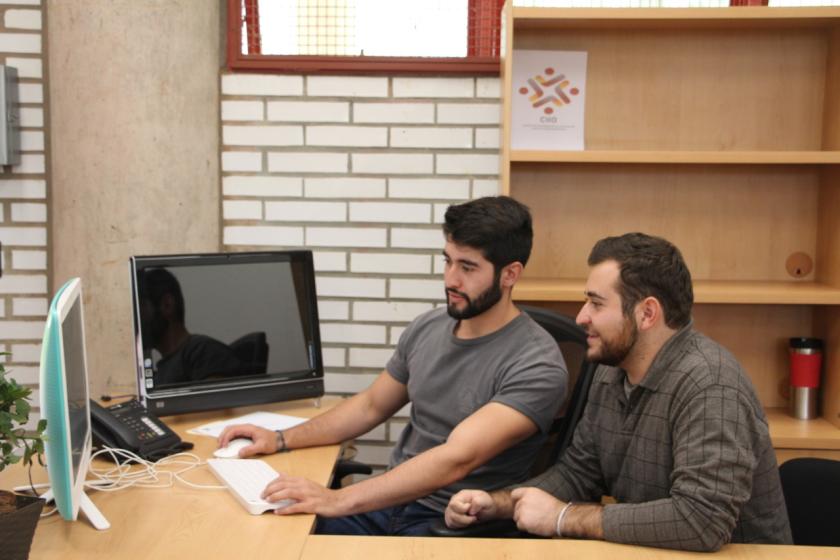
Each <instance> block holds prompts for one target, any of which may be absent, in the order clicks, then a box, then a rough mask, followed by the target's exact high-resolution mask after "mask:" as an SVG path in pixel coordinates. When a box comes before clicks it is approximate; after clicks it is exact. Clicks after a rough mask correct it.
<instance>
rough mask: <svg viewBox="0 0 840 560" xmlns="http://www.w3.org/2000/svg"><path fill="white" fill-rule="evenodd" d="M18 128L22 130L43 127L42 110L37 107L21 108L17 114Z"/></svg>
mask: <svg viewBox="0 0 840 560" xmlns="http://www.w3.org/2000/svg"><path fill="white" fill-rule="evenodd" d="M18 116H19V117H20V126H22V127H24V128H41V127H43V126H44V110H43V109H40V108H37V107H21V108H20V112H19V113H18Z"/></svg>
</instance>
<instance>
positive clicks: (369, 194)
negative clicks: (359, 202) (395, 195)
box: [304, 177, 385, 198]
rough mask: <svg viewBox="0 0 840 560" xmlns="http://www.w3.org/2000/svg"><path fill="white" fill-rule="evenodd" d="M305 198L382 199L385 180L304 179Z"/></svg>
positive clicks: (352, 178)
mask: <svg viewBox="0 0 840 560" xmlns="http://www.w3.org/2000/svg"><path fill="white" fill-rule="evenodd" d="M304 192H305V193H306V194H305V196H306V198H383V197H384V196H385V179H373V178H367V177H340V178H332V177H330V178H323V179H322V178H315V177H313V178H309V177H307V178H306V179H304Z"/></svg>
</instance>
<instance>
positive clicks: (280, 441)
mask: <svg viewBox="0 0 840 560" xmlns="http://www.w3.org/2000/svg"><path fill="white" fill-rule="evenodd" d="M288 450H289V446H288V445H286V437H285V436H284V435H283V430H277V453H283V452H284V451H288Z"/></svg>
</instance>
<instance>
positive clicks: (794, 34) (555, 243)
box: [501, 5, 840, 457]
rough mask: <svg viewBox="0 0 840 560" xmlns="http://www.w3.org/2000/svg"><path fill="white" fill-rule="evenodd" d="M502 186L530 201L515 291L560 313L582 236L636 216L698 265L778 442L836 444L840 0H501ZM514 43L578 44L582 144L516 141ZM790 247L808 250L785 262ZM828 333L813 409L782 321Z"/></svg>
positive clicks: (578, 262)
mask: <svg viewBox="0 0 840 560" xmlns="http://www.w3.org/2000/svg"><path fill="white" fill-rule="evenodd" d="M504 14H505V17H504V25H505V33H504V37H505V44H504V45H503V71H502V88H503V89H502V100H503V119H502V157H501V177H502V189H503V192H505V193H506V194H510V195H512V196H514V197H516V198H517V199H519V200H521V201H522V202H524V203H525V204H527V205H528V206H529V207H530V208H531V210H532V212H533V215H534V228H535V237H536V239H537V242H536V243H535V247H534V251H533V254H532V257H531V261H530V262H529V264H528V267H527V268H526V274H525V277H524V278H523V280H522V281H521V282H520V284H519V285H518V286H517V288H516V291H515V292H514V296H515V297H516V298H517V299H518V300H520V301H523V302H532V303H537V304H539V305H544V306H549V307H554V308H557V309H560V310H562V311H564V312H567V313H568V312H571V313H574V312H575V309H576V307H577V306H578V302H580V301H582V299H583V286H584V281H585V278H586V275H587V272H588V267H587V265H586V257H587V255H588V253H589V250H590V249H591V247H592V245H593V244H594V243H595V241H597V240H598V239H600V238H602V237H605V236H607V235H619V234H622V233H625V232H628V231H644V232H647V233H651V234H654V235H660V236H663V237H665V238H667V239H669V240H671V241H673V242H674V243H675V244H676V245H677V246H678V247H680V249H681V250H682V252H683V255H684V256H685V259H686V262H687V263H688V265H689V268H690V269H691V271H692V276H693V278H694V280H695V300H696V306H695V312H694V318H695V325H696V326H697V328H698V329H699V330H701V331H703V332H706V333H707V334H709V335H710V336H712V337H713V338H715V339H716V340H718V341H719V342H721V343H722V344H723V345H724V346H726V347H727V348H729V349H730V350H731V351H732V352H733V353H735V355H736V356H737V357H738V359H739V360H740V361H741V362H742V363H743V364H744V366H745V368H746V369H747V371H748V372H749V374H750V377H751V379H752V381H753V384H754V385H755V386H756V390H757V392H758V394H759V397H760V398H761V400H762V402H763V403H764V405H765V406H766V407H767V409H768V416H769V418H770V421H771V433H772V435H773V439H774V445H776V447H777V451H778V452H779V453H780V457H781V456H782V455H783V454H787V455H791V454H794V455H795V454H801V455H814V454H816V455H820V454H823V455H825V456H838V457H840V8H765V7H754V8H753V7H737V8H708V9H577V8H516V7H511V6H510V5H508V6H506V8H505V12H504ZM516 49H527V50H569V51H586V52H587V57H588V62H587V84H586V95H587V97H586V115H585V119H586V123H585V135H584V139H585V147H586V149H585V150H583V151H579V152H575V151H538V150H513V149H511V145H510V126H511V121H510V119H511V93H512V92H513V91H514V89H513V88H514V87H517V88H518V87H519V84H513V83H512V75H513V72H512V70H513V68H512V60H513V57H511V56H508V53H511V52H513V51H514V50H516ZM796 254H804V255H807V259H808V260H809V261H810V263H811V264H812V266H811V267H810V269H809V267H807V266H806V267H805V268H804V269H798V270H797V271H796V273H794V272H793V271H792V270H790V271H789V269H790V267H789V266H787V263H788V261H789V259H790V258H792V256H793V255H796ZM792 336H818V337H820V338H823V339H824V340H825V341H826V352H825V375H824V382H823V389H822V391H823V406H822V410H823V414H822V418H820V419H818V420H815V421H811V422H804V423H802V422H797V421H795V420H793V419H790V421H789V422H788V416H787V415H786V413H785V412H783V411H784V409H785V407H786V406H787V371H788V366H787V350H786V348H787V339H788V338H789V337H792Z"/></svg>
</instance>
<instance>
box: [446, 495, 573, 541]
mask: <svg viewBox="0 0 840 560" xmlns="http://www.w3.org/2000/svg"><path fill="white" fill-rule="evenodd" d="M510 504H511V506H512V511H504V509H503V508H500V507H499V504H498V503H497V502H496V500H495V499H494V498H493V496H491V495H490V494H488V493H487V492H484V491H482V490H461V491H460V492H458V493H457V494H455V495H454V496H452V498H451V499H450V500H449V505H448V506H447V507H446V513H445V514H444V517H445V520H446V525H447V526H448V527H451V528H453V529H459V528H461V527H466V526H468V525H472V524H473V523H477V522H480V521H487V520H489V519H495V518H498V517H505V516H507V515H510V516H511V517H512V518H513V520H514V521H515V522H516V527H517V528H518V529H519V530H520V531H526V532H528V533H531V534H534V535H541V536H544V537H550V536H553V535H554V531H555V524H556V522H557V516H558V515H560V510H561V509H562V508H563V506H564V505H565V503H564V502H561V501H560V500H558V499H557V498H555V497H554V496H552V495H551V494H549V493H547V492H544V491H543V490H540V489H538V488H517V489H515V490H513V491H511V493H510Z"/></svg>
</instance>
